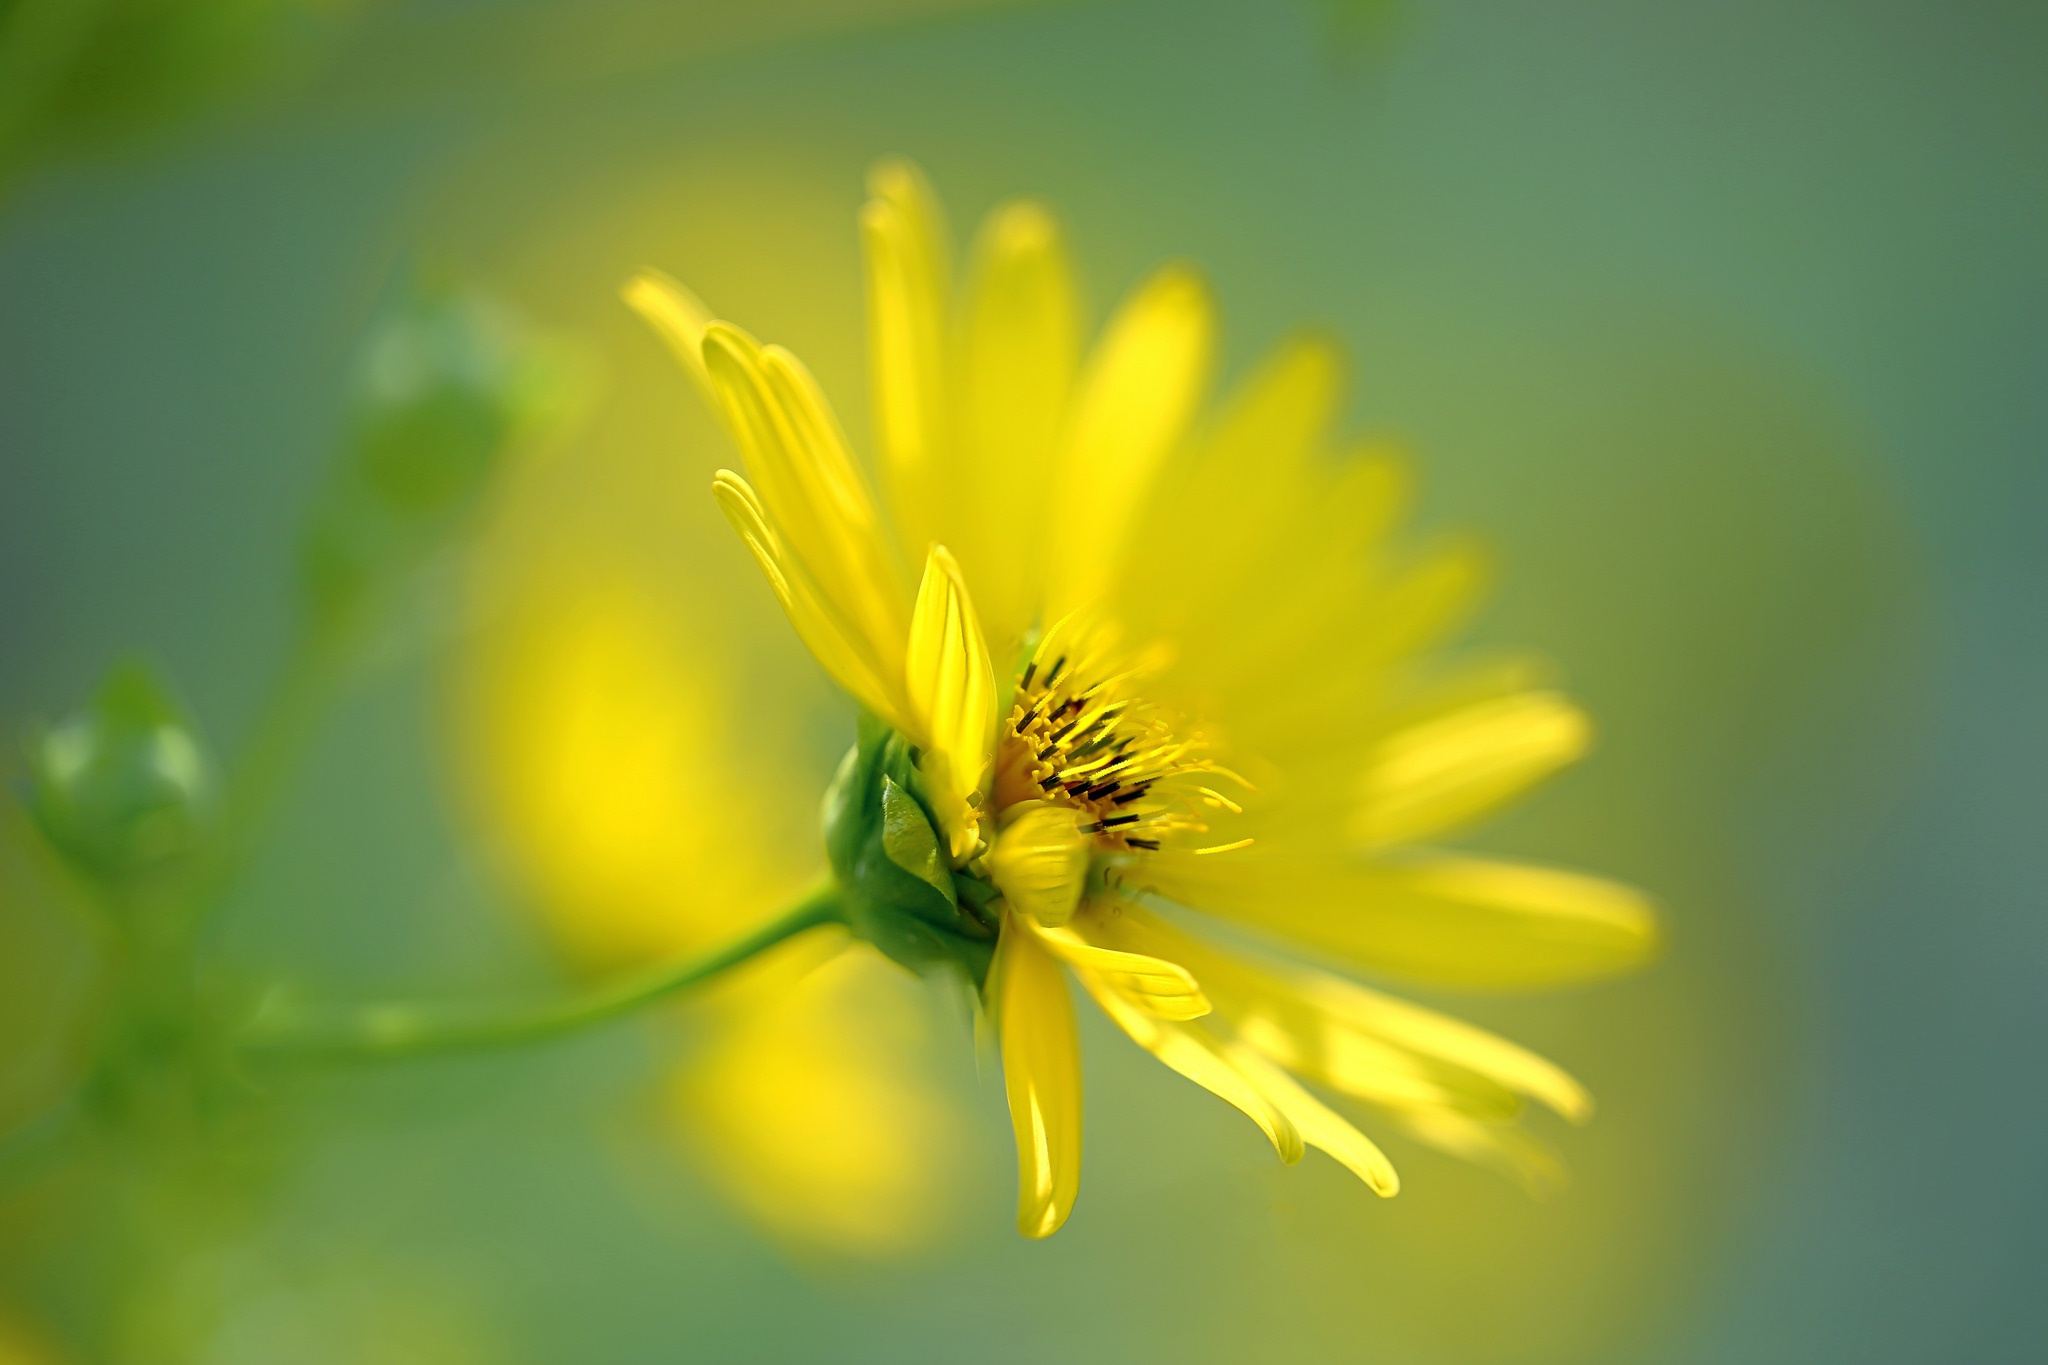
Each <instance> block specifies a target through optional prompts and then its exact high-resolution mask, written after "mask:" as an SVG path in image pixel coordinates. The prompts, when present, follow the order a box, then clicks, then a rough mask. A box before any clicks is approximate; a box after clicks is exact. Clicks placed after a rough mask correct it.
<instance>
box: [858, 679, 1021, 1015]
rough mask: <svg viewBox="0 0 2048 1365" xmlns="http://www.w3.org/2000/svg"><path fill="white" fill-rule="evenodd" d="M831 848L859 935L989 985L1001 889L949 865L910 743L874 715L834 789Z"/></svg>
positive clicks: (905, 958)
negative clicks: (995, 903)
mask: <svg viewBox="0 0 2048 1365" xmlns="http://www.w3.org/2000/svg"><path fill="white" fill-rule="evenodd" d="M825 852H826V856H827V857H829V858H830V859H831V862H832V872H833V875H834V876H835V877H837V879H838V881H839V885H840V888H841V892H842V895H843V898H844V903H845V906H846V917H847V922H848V923H849V924H851V925H852V926H853V931H854V932H855V933H856V934H859V935H860V936H861V937H862V938H865V939H867V940H868V941H869V942H871V943H873V944H874V945H875V946H876V947H877V948H880V949H881V950H882V951H883V952H884V953H886V954H887V955H888V956H889V957H891V958H893V959H895V960H896V961H897V962H900V963H902V964H903V965H904V966H906V967H909V968H911V969H912V970H913V971H918V972H929V971H933V970H937V969H948V968H959V969H962V970H964V971H965V972H966V973H967V976H968V979H969V980H971V981H972V982H974V984H975V985H976V986H977V987H979V986H980V985H981V984H982V982H983V980H984V979H985V978H986V977H987V976H988V965H989V960H990V957H991V956H992V955H993V953H994V951H995V938H996V931H995V919H994V916H993V915H992V914H990V913H989V910H988V905H989V902H990V901H991V900H992V899H993V898H994V888H993V887H990V886H988V885H987V884H986V883H984V882H981V881H980V880H978V879H977V878H974V877H971V876H968V875H967V874H965V873H955V872H953V871H951V870H950V869H949V868H948V866H947V864H946V858H945V855H944V853H943V852H942V845H941V844H940V842H939V836H938V831H937V826H936V824H935V822H934V821H933V820H932V817H931V812H930V811H929V809H927V808H926V806H925V804H924V801H923V799H922V798H921V797H920V796H919V795H918V784H917V771H916V763H915V761H914V760H913V758H912V755H911V748H910V744H909V742H908V741H907V740H905V739H904V737H903V736H902V735H900V734H898V733H897V732H896V731H894V730H891V729H890V728H888V727H887V726H885V725H883V724H882V723H881V722H880V721H877V720H875V719H873V718H872V717H867V716H863V717H862V718H861V725H860V737H859V742H858V743H857V744H855V746H854V747H853V748H852V749H851V750H849V751H848V752H847V755H846V758H845V760H844V761H842V762H841V763H840V765H839V773H838V775H837V776H836V777H834V778H833V780H832V786H831V788H830V789H829V790H828V791H827V792H826V793H825Z"/></svg>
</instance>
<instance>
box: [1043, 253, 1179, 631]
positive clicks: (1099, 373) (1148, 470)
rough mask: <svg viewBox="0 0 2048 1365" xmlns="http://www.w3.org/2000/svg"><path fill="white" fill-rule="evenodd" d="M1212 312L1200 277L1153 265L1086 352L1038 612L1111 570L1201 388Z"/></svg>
mask: <svg viewBox="0 0 2048 1365" xmlns="http://www.w3.org/2000/svg"><path fill="white" fill-rule="evenodd" d="M1215 331H1216V326H1215V316H1214V310H1213V309H1212V307H1211V305H1210V302H1209V291H1208V288H1207V286H1205V285H1204V284H1203V283H1202V280H1201V278H1200V277H1199V276H1198V275H1196V274H1195V273H1194V271H1192V270H1191V269H1189V268H1188V267H1186V266H1182V265H1170V266H1167V267H1165V268H1164V269H1162V270H1160V271H1159V272H1158V273H1156V274H1155V275H1153V276H1152V278H1150V279H1149V280H1147V281H1146V282H1145V283H1144V284H1142V285H1140V286H1139V287H1138V289H1137V290H1136V291H1135V292H1134V293H1133V294H1132V295H1131V296H1130V297H1129V298H1128V299H1126V300H1125V301H1124V303H1123V305H1122V306H1121V307H1120V308H1118V310H1117V312H1116V316H1115V317H1113V318H1111V319H1110V323H1109V326H1108V328H1107V329H1105V331H1104V333H1103V336H1102V340H1101V341H1100V342H1098V343H1097V344H1096V348H1095V351H1094V354H1092V355H1091V356H1090V357H1089V360H1088V368H1087V371H1086V372H1085V373H1084V375H1083V376H1082V379H1081V386H1080V390H1079V392H1078V393H1077V395H1076V397H1075V400H1074V419H1073V427H1072V429H1071V432H1070V434H1069V436H1068V439H1067V445H1066V449H1065V451H1064V453H1063V456H1062V459H1061V469H1060V475H1059V478H1058V480H1057V481H1056V482H1055V483H1054V484H1053V489H1054V493H1055V497H1056V499H1057V500H1056V502H1055V504H1054V506H1053V507H1052V509H1051V510H1052V516H1051V518H1050V521H1049V525H1048V526H1047V530H1048V531H1049V532H1050V534H1049V535H1047V536H1045V538H1044V541H1043V546H1044V550H1043V552H1044V556H1045V558H1044V564H1045V570H1044V576H1045V584H1046V604H1045V607H1046V615H1047V617H1048V619H1054V620H1056V619H1058V618H1060V617H1062V616H1065V615H1066V614H1067V613H1068V612H1070V611H1073V610H1075V609H1076V608H1078V607H1082V606H1086V605H1087V604H1089V603H1090V602H1092V601H1094V600H1095V599H1096V598H1097V597H1098V596H1099V595H1100V594H1101V592H1102V591H1103V589H1104V588H1105V587H1106V586H1107V584H1108V582H1109V578H1110V575H1111V574H1112V573H1113V572H1114V570H1115V568H1116V561H1117V558H1118V553H1119V551H1120V549H1121V547H1122V544H1123V540H1124V535H1125V532H1126V530H1127V527H1128V524H1129V522H1130V520H1131V517H1132V515H1133V513H1134V512H1135V511H1136V510H1137V507H1138V504H1139V501H1140V499H1142V498H1143V496H1144V494H1145V492H1146V490H1147V489H1148V488H1149V487H1150V486H1151V483H1152V480H1153V478H1154V476H1155V475H1156V474H1157V473H1158V472H1159V468H1160V466H1161V465H1162V464H1164V463H1165V460H1166V457H1167V456H1168V455H1169V454H1170V453H1172V451H1173V448H1174V447H1175V445H1176V444H1178V442H1179V441H1180V439H1181V436H1182V434H1183V433H1184V432H1185V431H1186V429H1187V424H1188V420H1189V418H1191V417H1192V416H1193V415H1194V412H1195V407H1196V405H1197V404H1198V403H1199V402H1200V401H1201V398H1202V394H1203V392H1204V390H1205V389H1206V388H1207V386H1208V382H1209V368H1210V364H1211V362H1212V359H1213V357H1214V352H1215V343H1216V338H1215Z"/></svg>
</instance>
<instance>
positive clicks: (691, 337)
mask: <svg viewBox="0 0 2048 1365" xmlns="http://www.w3.org/2000/svg"><path fill="white" fill-rule="evenodd" d="M619 296H620V297H621V298H623V299H624V300H625V301H626V304H627V306H629V307H630V308H632V310H633V311H634V312H636V313H638V314H639V315H640V316H641V317H642V318H644V319H645V320H646V321H647V323H648V325H649V326H651V327H653V328H654V330H655V331H656V332H657V333H658V334H659V335H660V337H661V339H662V340H663V341H665V342H667V343H668V348H669V350H670V351H671V352H673V353H674V355H675V358H676V359H677V360H678V361H679V362H681V364H682V367H683V370H684V372H685V373H687V374H688V375H689V376H690V378H692V379H694V380H696V381H697V387H698V388H699V389H701V390H702V391H703V392H704V395H705V397H707V398H712V397H713V393H712V388H711V375H710V373H709V372H708V371H706V370H705V368H704V329H705V328H706V327H709V326H710V325H711V310H710V309H709V308H706V307H705V306H704V301H703V300H702V299H700V298H698V297H697V296H696V295H695V294H693V293H691V292H690V291H689V290H688V289H685V288H684V287H683V286H682V285H681V284H680V283H678V282H677V281H676V280H674V279H672V278H670V277H669V276H668V275H665V274H663V273H662V272H661V271H659V270H653V269H643V270H641V271H640V272H639V273H638V274H636V275H634V276H633V278H632V279H630V280H628V281H626V284H625V287H624V288H622V289H621V290H620V291H619Z"/></svg>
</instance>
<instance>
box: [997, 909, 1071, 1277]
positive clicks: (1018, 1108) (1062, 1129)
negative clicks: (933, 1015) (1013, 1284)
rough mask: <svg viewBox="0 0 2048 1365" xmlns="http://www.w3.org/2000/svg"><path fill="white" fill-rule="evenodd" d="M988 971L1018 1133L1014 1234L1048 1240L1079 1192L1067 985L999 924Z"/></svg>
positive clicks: (1025, 939)
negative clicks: (1015, 1229)
mask: <svg viewBox="0 0 2048 1365" xmlns="http://www.w3.org/2000/svg"><path fill="white" fill-rule="evenodd" d="M992 971H993V973H994V983H995V997H996V1013H997V1019H998V1024H997V1026H998V1028H999V1029H1000V1030H1001V1033H1002V1048H1003V1089H1004V1090H1005V1091H1006V1092H1007V1094H1008V1096H1009V1101H1010V1122H1011V1124H1012V1126H1013V1127H1014V1128H1015V1129H1016V1133H1017V1230H1018V1231H1019V1232H1021V1233H1023V1234H1024V1235H1025V1236H1026V1237H1049V1236H1051V1235H1052V1234H1053V1233H1055V1232H1057V1231H1058V1230H1059V1226H1060V1224H1062V1223H1064V1222H1066V1221H1067V1215H1068V1214H1069V1213H1071V1212H1072V1211H1073V1208H1074V1196H1075V1195H1076V1194H1077V1193H1079V1192H1080V1188H1081V1054H1080V1047H1079V1044H1078V1043H1077V1042H1076V1040H1075V1036H1074V1006H1073V1002H1072V1000H1071V999H1069V998H1068V995H1067V981H1066V976H1065V974H1064V973H1063V972H1062V971H1061V970H1060V965H1059V963H1057V962H1055V961H1054V960H1053V959H1052V957H1051V955H1050V954H1048V953H1047V952H1046V951H1045V949H1044V948H1043V947H1041V946H1040V945H1039V943H1038V941H1037V940H1036V939H1035V938H1033V937H1031V936H1030V935H1029V934H1026V933H1022V932H1019V931H1017V930H1016V929H1015V928H1014V927H1013V926H1012V925H1005V926H1004V929H1003V934H1002V937H1001V939H1000V940H999V941H998V942H997V944H996V960H995V963H994V966H993V968H992Z"/></svg>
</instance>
